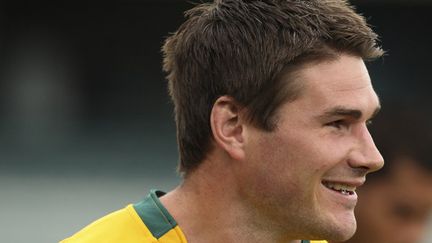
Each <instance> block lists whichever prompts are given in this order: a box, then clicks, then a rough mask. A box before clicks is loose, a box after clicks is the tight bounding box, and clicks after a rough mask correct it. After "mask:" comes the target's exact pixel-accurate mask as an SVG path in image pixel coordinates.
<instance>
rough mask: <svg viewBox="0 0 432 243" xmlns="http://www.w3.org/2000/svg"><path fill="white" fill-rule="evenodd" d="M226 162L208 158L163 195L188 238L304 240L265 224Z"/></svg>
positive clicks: (190, 239) (241, 240)
mask: <svg viewBox="0 0 432 243" xmlns="http://www.w3.org/2000/svg"><path fill="white" fill-rule="evenodd" d="M222 163H223V162H220V163H219V161H218V162H217V163H213V161H204V162H203V164H202V165H200V167H199V168H198V169H196V171H194V172H192V174H190V175H189V176H188V178H187V179H185V181H184V182H183V183H182V184H181V185H180V186H179V187H177V188H176V189H174V190H173V191H171V192H169V193H168V194H166V195H165V196H163V197H162V198H161V202H162V203H163V204H164V206H165V207H166V208H167V210H168V211H169V212H170V213H171V215H172V216H173V217H174V219H175V220H176V221H177V223H178V225H179V226H180V228H181V229H182V231H183V233H184V234H185V236H186V238H187V239H188V242H192V243H193V242H209V243H213V242H215V243H216V242H217V243H219V242H248V243H253V242H284V243H288V242H289V243H295V242H300V241H299V240H290V239H287V237H281V235H282V234H278V232H276V231H274V230H273V231H271V230H270V229H269V228H270V227H265V226H264V227H261V226H263V225H261V224H260V220H259V219H258V218H257V217H256V216H253V214H252V213H251V211H252V210H250V208H248V205H247V203H245V202H244V201H245V200H244V199H243V198H241V197H240V196H239V194H238V193H237V186H238V183H237V182H236V180H235V176H234V175H233V173H232V172H231V170H229V169H226V168H229V167H224V166H229V165H228V164H227V165H223V164H222ZM215 167H219V168H215ZM220 167H222V168H220ZM223 168H225V170H223ZM221 172H223V173H221Z"/></svg>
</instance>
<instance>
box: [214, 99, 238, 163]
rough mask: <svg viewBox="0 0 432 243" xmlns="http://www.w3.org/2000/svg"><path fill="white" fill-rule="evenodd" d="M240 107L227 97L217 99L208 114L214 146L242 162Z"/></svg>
mask: <svg viewBox="0 0 432 243" xmlns="http://www.w3.org/2000/svg"><path fill="white" fill-rule="evenodd" d="M241 108H242V107H241V106H240V105H239V104H238V103H237V102H236V101H235V100H234V99H233V98H232V97H229V96H222V97H219V98H218V99H217V100H216V102H215V103H214V105H213V109H212V111H211V114H210V125H211V129H212V132H213V137H214V140H215V142H216V144H217V145H218V146H219V147H221V148H222V149H223V150H225V151H226V152H227V153H228V155H229V156H230V157H231V158H233V159H235V160H243V159H244V157H245V153H244V124H243V119H242V116H241V114H242V113H241V110H242V109H241Z"/></svg>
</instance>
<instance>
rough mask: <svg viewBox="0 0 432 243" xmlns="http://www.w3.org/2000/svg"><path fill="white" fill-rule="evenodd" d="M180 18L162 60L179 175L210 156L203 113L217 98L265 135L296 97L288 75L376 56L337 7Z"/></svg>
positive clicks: (222, 0) (346, 9) (278, 7)
mask: <svg viewBox="0 0 432 243" xmlns="http://www.w3.org/2000/svg"><path fill="white" fill-rule="evenodd" d="M185 16H186V17H187V20H186V21H185V23H183V24H182V25H181V26H180V27H179V29H178V30H177V31H176V32H175V33H174V34H172V35H171V36H169V37H168V38H167V39H166V41H165V45H164V46H163V53H164V70H165V71H166V72H167V74H168V75H167V78H168V80H169V92H170V95H171V98H172V100H173V103H174V106H175V120H176V126H177V140H178V146H179V153H180V165H179V170H180V172H183V173H186V174H187V173H188V172H190V171H192V170H193V169H195V168H196V167H197V166H198V165H199V164H200V162H201V161H202V160H203V159H204V158H205V155H206V153H207V152H208V151H209V149H210V144H211V137H212V135H211V128H210V121H209V119H210V112H211V109H212V106H213V104H214V102H215V101H216V99H217V98H219V97H220V96H223V95H228V96H230V97H233V98H234V99H235V100H236V101H237V102H238V103H239V104H241V105H242V106H244V107H245V108H247V111H248V115H249V118H250V121H251V122H253V123H254V124H256V126H257V127H259V128H262V129H263V130H267V131H271V130H273V129H274V127H275V125H276V124H275V119H273V118H274V115H275V111H276V110H277V108H278V107H279V106H280V105H281V104H283V103H284V102H287V101H289V100H293V99H295V98H296V97H297V96H298V94H299V92H300V90H301V89H300V88H299V85H298V84H295V82H289V81H290V78H289V73H290V70H293V68H295V67H298V66H299V65H300V64H302V63H305V62H310V61H317V60H323V59H329V58H331V57H335V56H336V54H337V53H340V52H343V53H349V54H352V55H356V56H359V57H362V58H363V59H365V60H366V59H375V58H377V57H380V56H381V55H382V54H383V51H382V50H381V48H380V47H379V46H378V45H377V35H376V34H375V33H374V32H373V31H372V30H371V28H370V27H368V25H367V24H366V21H365V19H364V18H363V17H362V16H360V15H359V14H357V13H355V12H354V9H353V7H352V6H350V5H349V4H348V3H347V2H346V1H344V0H303V1H302V0H261V1H259V0H255V1H254V0H218V1H217V0H216V1H215V2H214V3H204V4H200V5H197V6H195V7H194V8H192V9H191V10H189V11H187V12H186V13H185ZM287 74H288V78H287ZM282 75H283V76H284V79H283V82H282V78H281V76H282ZM300 86H301V84H300Z"/></svg>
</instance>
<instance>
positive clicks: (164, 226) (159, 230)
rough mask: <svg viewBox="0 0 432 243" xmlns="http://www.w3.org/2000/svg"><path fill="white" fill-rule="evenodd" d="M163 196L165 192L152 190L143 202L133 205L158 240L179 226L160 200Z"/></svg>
mask: <svg viewBox="0 0 432 243" xmlns="http://www.w3.org/2000/svg"><path fill="white" fill-rule="evenodd" d="M163 195H165V192H162V191H157V190H151V191H150V193H149V194H148V195H147V196H146V197H145V198H144V199H143V200H142V201H140V202H138V203H136V204H134V205H133V207H134V208H135V211H136V212H137V213H138V215H139V216H140V218H141V220H142V221H143V222H144V224H145V225H146V226H147V228H148V229H149V230H150V232H151V233H152V235H153V236H154V237H155V238H156V239H159V238H160V237H162V236H163V235H164V234H166V233H167V232H168V231H170V230H171V229H173V228H174V227H176V226H177V222H176V221H175V220H174V218H173V217H172V216H171V214H170V213H169V212H168V210H167V209H166V208H165V207H164V206H163V205H162V203H161V202H160V200H159V197H161V196H163Z"/></svg>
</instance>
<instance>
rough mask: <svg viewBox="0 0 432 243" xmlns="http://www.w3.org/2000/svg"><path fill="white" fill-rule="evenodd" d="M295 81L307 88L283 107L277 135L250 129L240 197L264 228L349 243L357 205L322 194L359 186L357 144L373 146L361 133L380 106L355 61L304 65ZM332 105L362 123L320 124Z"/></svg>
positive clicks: (344, 57) (343, 59)
mask: <svg viewBox="0 0 432 243" xmlns="http://www.w3.org/2000/svg"><path fill="white" fill-rule="evenodd" d="M298 76H299V77H300V79H302V81H303V82H304V83H305V85H304V87H305V88H304V90H303V91H302V96H300V97H299V98H298V99H297V100H294V101H292V102H289V103H286V104H284V105H282V106H281V107H280V108H279V109H278V118H279V119H278V120H279V121H278V124H277V127H276V129H275V130H274V131H271V132H266V131H262V130H260V129H258V128H255V127H253V126H250V127H248V128H247V129H248V132H249V136H248V137H247V139H248V141H247V142H248V144H247V147H246V150H247V154H248V156H247V158H246V163H245V164H244V165H242V166H241V169H240V170H239V177H240V178H242V180H243V182H244V187H243V188H242V189H241V190H240V191H241V193H243V195H244V197H245V200H247V201H248V203H249V204H250V205H251V212H253V214H254V217H256V219H257V224H259V225H261V226H262V227H265V226H268V227H271V228H273V229H274V230H275V231H279V232H280V234H281V235H283V234H285V235H287V236H288V237H306V238H309V239H315V238H321V239H322V238H324V239H335V240H345V239H347V238H349V237H350V236H351V235H352V234H353V233H354V231H355V228H356V222H355V218H354V212H353V210H354V207H353V206H352V204H353V200H354V199H352V198H349V197H348V196H346V197H345V196H344V195H341V194H338V192H336V191H332V190H329V189H328V188H325V187H324V185H323V184H322V181H323V179H324V178H331V179H332V180H335V181H338V180H339V181H347V180H348V181H349V180H352V181H354V180H356V181H359V180H362V178H363V177H364V175H365V174H366V172H364V173H362V175H360V173H358V172H354V171H356V168H353V165H352V164H350V162H349V161H350V160H354V159H356V160H357V159H358V158H357V157H358V154H359V153H360V152H362V151H360V150H361V148H360V146H359V143H363V142H364V143H366V142H368V143H370V141H366V140H367V138H365V136H364V135H363V134H360V133H364V131H363V130H362V129H364V127H363V126H364V123H366V120H367V119H369V118H370V117H371V116H372V115H373V113H374V112H375V110H376V109H377V107H378V106H379V101H378V98H377V96H376V94H375V92H374V90H373V88H372V86H371V83H370V79H369V75H368V73H367V70H366V67H365V66H364V63H363V61H362V60H361V59H360V58H357V57H352V56H348V55H343V54H342V55H341V56H340V58H339V59H337V60H333V61H329V62H324V63H320V64H319V65H316V64H314V65H310V66H307V67H306V68H304V69H301V70H300V71H299V73H298ZM334 107H348V108H350V109H351V108H352V109H354V110H359V111H361V117H359V118H358V119H354V120H350V119H351V118H349V119H348V118H346V116H342V117H341V119H342V118H343V119H347V122H348V123H349V126H352V127H353V131H351V130H340V129H339V128H337V127H334V126H332V125H328V124H327V123H325V122H323V121H321V120H319V119H317V117H320V115H322V114H324V113H325V112H326V111H328V110H329V109H331V108H334ZM330 122H331V121H328V123H329V124H330ZM354 130H355V131H357V130H358V131H359V132H356V133H355V132H354ZM360 140H361V141H360ZM363 140H365V141H363ZM368 146H371V145H368ZM373 146H374V145H373ZM375 149H376V148H375ZM355 156H357V157H355ZM381 159H382V158H381ZM378 160H379V158H378ZM377 163H378V162H377ZM377 167H378V165H377ZM355 200H356V199H355Z"/></svg>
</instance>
